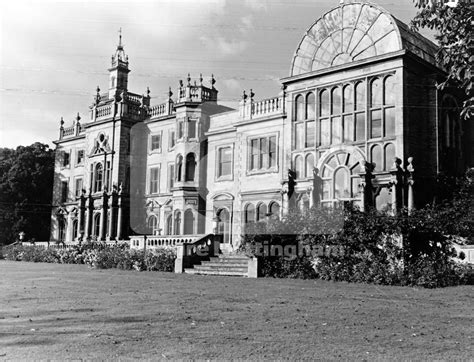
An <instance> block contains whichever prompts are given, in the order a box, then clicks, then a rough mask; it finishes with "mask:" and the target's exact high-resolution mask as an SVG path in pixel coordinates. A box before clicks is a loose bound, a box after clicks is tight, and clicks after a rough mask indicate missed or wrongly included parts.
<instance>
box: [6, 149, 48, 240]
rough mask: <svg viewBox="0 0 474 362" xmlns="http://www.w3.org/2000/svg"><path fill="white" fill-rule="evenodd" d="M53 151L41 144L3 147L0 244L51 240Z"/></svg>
mask: <svg viewBox="0 0 474 362" xmlns="http://www.w3.org/2000/svg"><path fill="white" fill-rule="evenodd" d="M53 177H54V151H53V150H51V149H49V146H48V145H46V144H42V143H39V142H37V143H34V144H32V145H31V146H19V147H17V149H16V150H13V149H9V148H0V244H9V243H12V242H13V241H15V240H17V239H18V234H19V232H21V231H23V232H24V233H25V238H26V239H32V238H34V239H36V240H48V239H49V229H50V223H51V221H50V220H51V197H52V192H53Z"/></svg>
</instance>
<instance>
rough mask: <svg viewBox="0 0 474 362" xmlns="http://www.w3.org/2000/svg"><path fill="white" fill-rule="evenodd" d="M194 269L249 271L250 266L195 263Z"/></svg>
mask: <svg viewBox="0 0 474 362" xmlns="http://www.w3.org/2000/svg"><path fill="white" fill-rule="evenodd" d="M194 269H196V270H204V271H209V270H220V271H240V272H247V271H248V266H247V265H245V266H240V265H239V266H224V265H223V266H214V265H195V266H194Z"/></svg>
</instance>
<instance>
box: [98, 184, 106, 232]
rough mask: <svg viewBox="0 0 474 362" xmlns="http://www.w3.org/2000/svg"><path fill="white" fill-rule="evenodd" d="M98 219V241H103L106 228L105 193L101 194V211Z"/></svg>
mask: <svg viewBox="0 0 474 362" xmlns="http://www.w3.org/2000/svg"><path fill="white" fill-rule="evenodd" d="M100 213H101V218H100V228H99V238H98V239H99V240H105V233H106V227H107V193H106V192H105V191H104V192H103V193H102V210H101V212H100Z"/></svg>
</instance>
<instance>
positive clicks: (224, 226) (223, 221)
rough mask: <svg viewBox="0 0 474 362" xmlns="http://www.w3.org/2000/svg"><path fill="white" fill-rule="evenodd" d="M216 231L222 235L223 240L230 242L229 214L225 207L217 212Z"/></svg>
mask: <svg viewBox="0 0 474 362" xmlns="http://www.w3.org/2000/svg"><path fill="white" fill-rule="evenodd" d="M216 216H217V220H218V221H217V233H218V234H219V235H222V237H223V242H224V243H229V242H230V216H229V211H227V209H220V210H219V211H218V212H217V214H216Z"/></svg>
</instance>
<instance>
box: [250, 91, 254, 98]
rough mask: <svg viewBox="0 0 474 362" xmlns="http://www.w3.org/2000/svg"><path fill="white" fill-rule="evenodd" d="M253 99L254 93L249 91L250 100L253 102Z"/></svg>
mask: <svg viewBox="0 0 474 362" xmlns="http://www.w3.org/2000/svg"><path fill="white" fill-rule="evenodd" d="M253 97H255V93H254V92H253V90H252V89H251V90H250V99H251V100H253Z"/></svg>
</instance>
